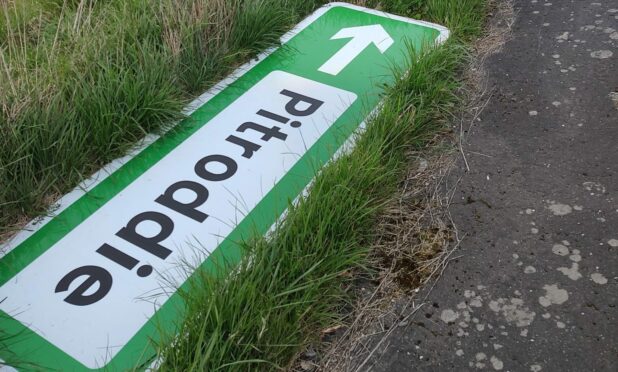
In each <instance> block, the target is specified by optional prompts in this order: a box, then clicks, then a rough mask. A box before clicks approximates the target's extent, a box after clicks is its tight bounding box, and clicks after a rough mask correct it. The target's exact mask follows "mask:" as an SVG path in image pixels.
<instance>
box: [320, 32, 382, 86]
mask: <svg viewBox="0 0 618 372" xmlns="http://www.w3.org/2000/svg"><path fill="white" fill-rule="evenodd" d="M350 38H351V39H352V40H350V41H349V42H348V43H347V44H346V45H344V46H343V48H341V49H340V50H339V51H338V52H337V53H335V55H334V56H332V57H331V58H330V59H329V60H328V61H326V63H324V64H323V65H322V66H321V67H320V68H319V69H318V71H321V72H325V73H327V74H331V75H337V74H339V73H340V72H341V70H343V69H344V68H345V67H346V66H347V65H348V64H350V62H352V61H353V60H354V58H356V57H357V56H358V55H359V54H361V53H362V52H363V50H365V48H367V47H368V46H369V45H370V44H374V45H375V46H376V47H377V48H378V50H380V53H384V52H386V50H387V49H388V48H390V46H391V45H393V43H394V41H393V38H391V36H390V35H389V34H388V32H386V30H385V29H384V27H382V26H381V25H369V26H359V27H348V28H343V29H341V30H339V32H337V33H336V34H335V36H333V37H331V38H330V39H331V40H335V39H350Z"/></svg>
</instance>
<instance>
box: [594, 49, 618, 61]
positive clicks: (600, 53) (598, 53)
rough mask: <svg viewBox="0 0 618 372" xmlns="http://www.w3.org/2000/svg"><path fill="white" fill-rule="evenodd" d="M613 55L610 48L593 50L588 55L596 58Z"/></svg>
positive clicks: (605, 57)
mask: <svg viewBox="0 0 618 372" xmlns="http://www.w3.org/2000/svg"><path fill="white" fill-rule="evenodd" d="M613 55H614V53H613V52H612V51H611V50H606V49H603V50H595V51H594V52H591V53H590V57H592V58H596V59H607V58H610V57H611V56H613Z"/></svg>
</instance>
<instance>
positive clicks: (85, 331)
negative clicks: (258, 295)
mask: <svg viewBox="0 0 618 372" xmlns="http://www.w3.org/2000/svg"><path fill="white" fill-rule="evenodd" d="M447 37H448V31H447V30H446V29H445V28H444V27H441V26H438V25H434V24H429V23H425V22H420V21H415V20H411V19H407V18H403V17H398V16H394V15H390V14H386V13H382V12H378V11H374V10H370V9H365V8H361V7H357V6H352V5H349V4H343V3H333V4H329V5H327V6H324V7H322V8H320V9H319V10H318V11H316V12H315V13H314V14H313V15H311V16H310V17H308V18H307V19H306V20H304V21H303V22H302V23H300V24H299V25H298V26H297V27H296V28H294V29H293V30H292V31H291V32H290V33H288V34H286V35H285V36H284V37H283V39H282V44H283V45H282V46H281V47H279V48H276V49H274V50H272V51H269V52H268V53H265V54H264V55H262V56H260V57H259V58H258V59H257V60H256V61H254V62H251V63H249V64H247V65H245V66H243V67H241V68H240V69H239V70H238V71H237V72H236V73H235V74H233V75H232V77H230V78H228V79H227V80H225V81H223V82H222V83H221V84H219V85H218V86H217V87H215V88H214V89H212V90H211V91H209V92H207V93H206V94H205V95H203V96H202V97H200V98H198V99H197V100H196V101H195V102H194V103H192V105H191V107H192V110H193V112H192V113H191V114H190V115H189V116H188V117H187V118H186V119H185V120H183V121H182V122H181V123H179V124H178V125H177V126H175V127H174V128H173V129H171V130H170V131H168V132H167V133H166V134H164V135H162V137H161V138H159V139H157V140H156V141H154V142H152V143H151V144H149V145H148V146H146V147H145V148H143V149H142V150H141V151H139V152H138V153H137V154H135V155H134V156H131V157H129V158H127V159H125V160H126V161H122V162H120V163H117V164H115V165H114V164H112V166H111V168H109V169H105V170H102V171H101V172H99V173H98V174H97V175H95V177H94V178H93V180H95V181H93V182H92V183H91V184H90V185H89V186H88V188H87V190H76V191H75V192H73V193H71V194H68V195H67V196H65V197H64V198H63V199H62V200H61V202H60V204H61V207H60V208H59V209H58V210H57V211H56V212H55V213H54V214H55V215H54V216H53V217H49V218H47V219H45V220H44V221H43V222H39V223H33V224H32V225H31V227H32V229H30V230H31V231H24V232H22V233H20V234H18V235H17V236H16V237H15V238H14V239H13V240H12V241H10V242H8V243H7V245H6V247H5V248H6V250H7V253H6V254H5V256H4V257H3V258H2V259H1V260H0V286H1V287H0V315H1V316H0V329H2V330H3V332H4V333H5V334H6V335H8V336H9V337H10V339H9V342H8V348H3V349H2V350H0V358H3V359H4V360H6V361H7V362H9V363H10V364H11V363H13V364H14V363H15V361H20V362H23V363H28V364H29V365H30V366H41V367H42V368H53V369H60V370H88V369H112V370H124V369H130V368H133V367H135V366H139V365H144V363H148V361H151V360H152V358H153V356H154V349H153V347H152V345H151V341H150V340H151V339H152V338H156V337H157V335H158V334H159V329H158V327H161V326H163V327H172V328H171V329H173V326H174V324H175V319H177V317H178V315H179V312H180V309H181V308H182V300H181V298H180V296H179V295H178V294H177V293H175V291H174V290H173V288H174V287H178V286H182V287H185V288H186V286H188V283H189V282H190V280H191V278H192V275H194V273H192V272H190V270H191V269H189V268H188V266H186V265H182V263H183V262H186V261H190V262H192V263H195V264H196V265H195V267H196V270H212V271H215V270H216V268H217V267H220V266H221V264H222V263H223V262H225V263H229V262H238V260H239V259H240V256H241V252H240V249H239V247H238V246H237V244H235V242H238V241H239V240H242V239H243V238H245V237H249V236H250V235H251V234H255V233H259V234H264V233H266V232H267V231H268V229H269V228H270V227H271V226H272V225H273V223H275V222H276V221H277V219H279V218H280V217H281V215H282V214H283V213H284V212H285V209H286V208H287V206H288V203H289V201H290V200H293V199H295V198H296V197H297V196H298V195H299V194H300V193H302V192H303V190H304V189H305V188H306V187H307V185H308V184H309V183H310V182H311V180H312V179H313V177H314V176H315V175H316V172H317V171H319V169H320V168H321V167H322V166H323V165H324V164H325V163H326V162H328V161H329V159H331V158H332V156H333V155H334V154H335V153H336V152H337V150H339V149H340V148H341V146H342V145H343V144H344V143H345V142H346V141H347V140H348V139H349V138H350V137H351V136H352V134H353V133H354V131H355V130H356V129H357V128H358V127H359V125H360V124H361V123H362V122H363V121H364V119H365V118H366V117H367V115H368V114H369V113H370V112H371V111H372V110H373V109H375V108H376V107H377V106H378V104H379V100H380V94H381V93H382V92H383V89H384V84H385V83H389V82H392V81H393V79H394V75H393V71H392V67H393V66H396V67H400V68H401V67H405V66H406V65H405V64H406V62H407V61H408V60H409V49H408V48H409V46H410V45H412V46H414V47H417V48H420V47H421V46H422V45H423V44H425V43H442V42H443V41H444V40H446V38H447Z"/></svg>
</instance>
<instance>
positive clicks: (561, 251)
mask: <svg viewBox="0 0 618 372" xmlns="http://www.w3.org/2000/svg"><path fill="white" fill-rule="evenodd" d="M551 251H552V252H554V254H557V255H558V256H566V255H568V254H569V248H567V247H566V246H564V245H562V244H554V246H553V247H552V249H551Z"/></svg>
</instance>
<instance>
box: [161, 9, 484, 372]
mask: <svg viewBox="0 0 618 372" xmlns="http://www.w3.org/2000/svg"><path fill="white" fill-rule="evenodd" d="M409 3H414V4H417V5H418V7H412V8H407V7H403V8H395V9H400V10H403V14H417V13H418V12H421V13H422V15H423V16H425V17H426V19H428V20H430V21H434V22H438V23H442V24H445V25H447V26H448V27H450V28H451V30H452V31H453V37H452V38H451V39H450V41H449V42H447V43H446V45H444V46H442V47H440V48H437V49H430V50H425V51H414V50H410V62H409V66H408V68H407V69H404V70H401V71H395V74H396V76H397V80H396V81H397V83H396V84H394V85H393V86H392V87H390V88H388V89H387V91H386V93H385V100H384V106H383V107H382V110H381V112H380V114H379V115H378V116H377V117H375V118H373V119H372V120H371V121H370V124H369V125H368V128H367V130H366V132H365V133H364V134H363V135H362V136H361V137H360V138H358V139H357V142H356V146H355V148H354V150H353V151H352V152H351V153H349V154H347V155H344V156H342V157H341V158H339V159H338V160H337V161H335V162H332V163H330V164H329V165H328V166H326V167H325V168H324V169H323V170H322V171H321V173H320V174H319V175H318V176H317V178H316V179H315V182H314V183H313V184H312V186H311V189H310V192H309V194H308V195H307V196H306V197H304V198H301V199H300V200H299V201H298V203H297V204H296V205H290V208H289V212H288V214H287V216H286V218H285V220H284V221H283V222H282V223H281V224H280V225H279V226H277V228H276V230H275V231H274V233H273V234H272V235H271V236H269V238H261V237H257V238H255V239H254V240H252V241H248V242H245V243H244V245H243V246H244V248H245V252H246V254H245V257H246V258H245V259H244V260H243V261H242V262H241V264H240V266H239V267H236V268H234V269H233V272H234V275H232V276H230V277H227V278H225V279H218V278H216V277H213V276H210V275H208V274H203V273H202V274H201V277H200V279H201V280H197V281H195V282H194V283H193V286H192V287H191V288H190V290H188V291H187V292H184V293H182V295H183V297H184V299H185V302H186V304H187V309H186V313H185V314H184V320H183V322H182V323H181V324H179V332H178V334H179V335H181V336H176V334H172V335H164V337H163V339H164V342H163V343H161V344H160V345H159V350H160V355H161V358H162V364H161V367H160V369H161V370H162V371H217V370H225V371H247V370H251V371H259V370H274V369H281V368H285V367H286V366H288V364H289V363H290V361H291V360H293V358H294V356H295V355H296V354H297V353H298V352H299V350H300V349H301V348H302V346H303V345H305V344H306V343H307V342H308V341H310V340H314V339H315V338H316V337H318V335H319V330H320V329H322V327H326V326H328V325H331V324H332V322H333V321H334V320H335V319H338V318H339V317H340V316H341V314H340V310H341V309H342V308H343V307H344V305H345V304H346V301H347V299H348V294H347V292H346V288H347V287H348V286H349V285H350V280H351V279H350V276H349V275H348V274H349V272H350V270H352V269H359V268H360V269H363V268H364V265H365V264H366V256H367V253H368V246H369V242H370V239H371V236H372V231H373V230H372V228H373V226H374V224H375V219H376V216H377V215H378V213H379V212H380V210H381V207H382V206H384V204H385V203H386V201H388V199H389V196H390V195H392V193H393V192H394V191H395V190H396V188H397V186H398V182H399V181H400V180H401V177H402V175H403V174H404V173H405V170H406V167H407V159H406V156H405V154H406V152H407V151H409V150H411V149H415V148H419V147H422V146H424V145H425V144H426V143H427V140H428V139H429V138H432V137H433V136H434V135H435V133H436V132H437V131H440V130H442V129H444V127H445V122H446V121H447V120H448V118H449V116H450V115H451V113H452V112H453V111H454V110H455V106H456V105H457V103H458V100H459V99H458V97H457V95H456V92H457V89H458V87H459V86H460V82H459V80H458V78H459V74H458V72H459V71H460V69H461V68H462V66H464V63H465V61H466V59H467V56H468V54H467V50H466V47H465V44H464V41H465V40H470V39H471V38H473V37H474V36H475V35H477V34H478V33H479V32H480V30H481V29H482V23H483V18H484V14H485V2H484V1H483V0H424V1H416V2H414V1H412V2H409ZM402 4H404V2H403V1H398V0H395V1H389V2H382V8H385V9H390V8H389V5H392V6H395V7H397V6H399V5H402ZM374 5H376V4H374ZM407 71H409V72H407ZM230 270H232V268H230Z"/></svg>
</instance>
